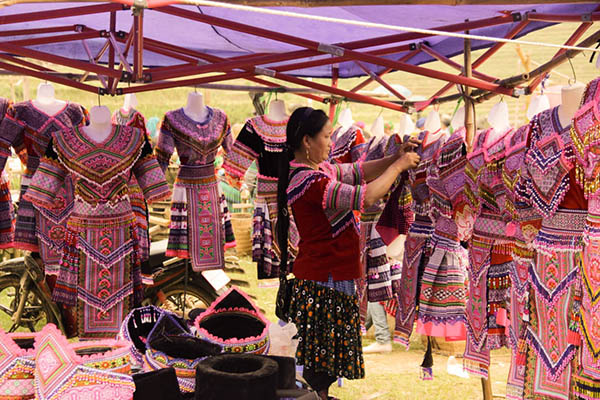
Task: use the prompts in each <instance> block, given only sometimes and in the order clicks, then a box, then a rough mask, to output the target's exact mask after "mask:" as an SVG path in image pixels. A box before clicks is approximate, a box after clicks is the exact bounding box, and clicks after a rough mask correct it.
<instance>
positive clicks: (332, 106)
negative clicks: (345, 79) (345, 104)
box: [329, 64, 340, 122]
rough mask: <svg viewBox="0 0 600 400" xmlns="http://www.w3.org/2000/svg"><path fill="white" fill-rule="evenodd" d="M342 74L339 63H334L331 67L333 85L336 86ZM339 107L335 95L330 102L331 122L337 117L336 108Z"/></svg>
mask: <svg viewBox="0 0 600 400" xmlns="http://www.w3.org/2000/svg"><path fill="white" fill-rule="evenodd" d="M339 76H340V67H339V65H338V64H334V65H333V68H332V69H331V87H334V88H336V87H337V85H338V78H339ZM336 108H337V103H336V102H335V101H334V99H333V97H332V98H331V102H330V103H329V119H330V120H331V122H333V120H334V119H335V110H336Z"/></svg>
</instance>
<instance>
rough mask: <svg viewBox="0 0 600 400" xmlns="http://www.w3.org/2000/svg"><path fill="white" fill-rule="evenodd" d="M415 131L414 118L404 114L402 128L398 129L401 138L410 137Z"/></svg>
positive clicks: (401, 122) (401, 117) (401, 118)
mask: <svg viewBox="0 0 600 400" xmlns="http://www.w3.org/2000/svg"><path fill="white" fill-rule="evenodd" d="M414 131H415V123H414V122H413V120H412V118H410V115H408V114H404V113H403V114H402V115H401V116H400V128H399V129H398V134H399V135H400V137H404V136H406V135H410V134H412V133H413V132H414Z"/></svg>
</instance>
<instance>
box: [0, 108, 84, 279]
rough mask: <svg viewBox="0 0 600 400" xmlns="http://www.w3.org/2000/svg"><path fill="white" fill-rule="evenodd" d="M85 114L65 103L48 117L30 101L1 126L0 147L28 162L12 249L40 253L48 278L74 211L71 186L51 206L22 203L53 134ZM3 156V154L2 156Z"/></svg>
mask: <svg viewBox="0 0 600 400" xmlns="http://www.w3.org/2000/svg"><path fill="white" fill-rule="evenodd" d="M86 114H87V113H86V111H85V109H83V108H82V107H81V106H80V105H78V104H75V103H69V102H67V103H65V106H64V108H63V109H62V110H60V111H58V112H57V113H56V114H54V115H48V114H46V113H45V112H44V111H42V110H40V109H38V108H36V107H35V106H34V104H33V102H32V101H26V102H22V103H17V104H15V105H14V107H13V109H12V112H10V113H9V114H7V115H6V117H5V118H4V120H3V121H2V124H1V125H0V136H1V139H0V142H2V143H3V144H2V145H1V146H0V147H3V148H5V149H8V148H9V147H10V146H12V147H13V148H14V149H15V150H16V152H17V153H21V152H23V153H24V155H25V156H26V159H27V166H26V169H25V173H24V174H23V177H22V179H21V195H20V197H19V208H18V210H17V223H16V226H15V241H14V243H15V247H17V248H18V249H21V250H29V251H39V253H40V256H41V257H42V260H43V262H44V266H45V270H46V273H47V274H56V273H57V272H58V264H59V262H60V257H61V252H62V247H63V245H64V243H65V227H66V221H67V218H68V216H69V214H70V212H71V210H72V209H73V184H72V182H71V179H70V178H67V179H65V181H64V185H63V187H62V188H60V190H59V192H58V193H57V195H56V197H55V198H54V205H53V206H51V207H44V208H39V209H36V208H34V207H33V205H32V204H31V203H30V202H29V201H27V200H24V199H23V194H24V193H25V192H26V191H27V188H28V187H29V182H30V181H31V177H32V176H33V174H34V173H35V171H36V170H37V167H38V165H39V163H40V158H41V157H42V156H43V155H44V153H45V151H46V147H47V146H48V142H49V141H50V138H51V135H52V133H53V132H55V131H58V130H61V129H65V128H71V127H74V126H78V125H84V124H86V123H87V116H86ZM2 153H4V154H2ZM2 153H0V170H3V169H4V164H5V162H6V157H8V155H7V154H6V153H5V152H2Z"/></svg>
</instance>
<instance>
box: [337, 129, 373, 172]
mask: <svg viewBox="0 0 600 400" xmlns="http://www.w3.org/2000/svg"><path fill="white" fill-rule="evenodd" d="M366 147H367V143H365V138H364V136H363V132H362V129H360V128H359V127H357V126H356V125H352V126H351V127H350V128H348V129H346V130H344V129H343V127H341V126H340V127H338V128H337V129H336V130H335V131H333V134H332V135H331V153H330V154H329V160H330V161H331V162H336V163H338V164H345V163H352V162H357V161H358V160H359V159H360V158H361V156H362V155H363V153H364V151H365V148H366Z"/></svg>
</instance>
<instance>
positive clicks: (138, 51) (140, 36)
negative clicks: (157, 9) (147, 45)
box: [133, 9, 144, 81]
mask: <svg viewBox="0 0 600 400" xmlns="http://www.w3.org/2000/svg"><path fill="white" fill-rule="evenodd" d="M137 12H138V14H137V15H134V16H133V29H134V35H135V36H134V39H133V76H134V80H135V81H141V80H142V75H143V73H144V58H143V54H144V10H143V9H141V10H139V11H137Z"/></svg>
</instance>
